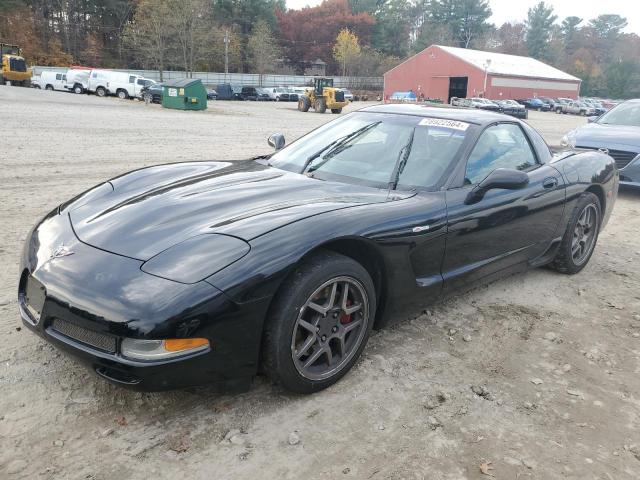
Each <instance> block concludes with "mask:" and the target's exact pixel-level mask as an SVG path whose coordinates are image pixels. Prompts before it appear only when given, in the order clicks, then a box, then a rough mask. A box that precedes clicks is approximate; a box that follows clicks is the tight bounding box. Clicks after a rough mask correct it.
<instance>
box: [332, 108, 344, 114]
mask: <svg viewBox="0 0 640 480" xmlns="http://www.w3.org/2000/svg"><path fill="white" fill-rule="evenodd" d="M331 113H336V114H338V113H342V108H332V109H331Z"/></svg>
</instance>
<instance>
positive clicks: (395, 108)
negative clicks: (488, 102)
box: [358, 103, 514, 125]
mask: <svg viewBox="0 0 640 480" xmlns="http://www.w3.org/2000/svg"><path fill="white" fill-rule="evenodd" d="M358 111H360V112H372V113H392V114H397V115H415V116H419V117H436V118H444V119H447V120H458V121H460V122H468V123H476V124H479V125H485V124H488V123H493V122H496V121H504V120H505V119H509V120H514V119H513V118H512V117H509V116H507V115H503V114H501V113H494V112H490V111H488V110H477V109H466V108H455V107H453V108H452V107H448V106H442V107H433V106H423V105H406V104H400V103H397V104H389V105H373V106H371V107H366V108H363V109H361V110H358Z"/></svg>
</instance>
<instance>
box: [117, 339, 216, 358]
mask: <svg viewBox="0 0 640 480" xmlns="http://www.w3.org/2000/svg"><path fill="white" fill-rule="evenodd" d="M208 348H209V340H207V339H206V338H170V339H167V340H140V339H136V338H124V339H122V343H121V344H120V352H121V353H122V356H124V357H127V358H130V359H133V360H164V359H170V358H175V357H180V356H182V355H189V354H192V353H196V352H201V351H204V350H207V349H208Z"/></svg>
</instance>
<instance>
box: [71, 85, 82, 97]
mask: <svg viewBox="0 0 640 480" xmlns="http://www.w3.org/2000/svg"><path fill="white" fill-rule="evenodd" d="M73 93H75V94H76V95H80V94H81V93H84V88H82V85H74V87H73Z"/></svg>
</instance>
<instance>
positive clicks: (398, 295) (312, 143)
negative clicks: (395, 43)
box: [18, 105, 618, 393]
mask: <svg viewBox="0 0 640 480" xmlns="http://www.w3.org/2000/svg"><path fill="white" fill-rule="evenodd" d="M269 143H270V144H271V145H272V146H274V147H275V148H276V149H277V150H276V152H275V153H274V154H270V155H264V156H261V157H257V158H254V159H251V160H246V161H239V162H238V161H233V162H231V161H219V162H216V161H208V162H185V163H173V164H167V165H158V166H152V167H147V168H142V169H139V170H135V171H133V172H130V173H127V174H124V175H121V176H119V177H116V178H113V179H111V180H109V181H105V182H104V183H102V184H100V185H98V186H96V187H94V188H92V189H90V190H88V191H86V192H84V193H82V194H80V195H78V196H77V197H75V198H73V199H71V200H69V201H67V202H65V203H63V204H62V205H60V206H58V207H56V208H55V209H53V210H52V211H51V212H50V213H49V214H47V215H46V216H45V217H44V218H43V219H42V220H40V221H39V222H38V224H37V225H36V226H35V227H34V228H33V229H32V230H31V231H30V233H29V234H28V235H27V238H26V241H25V245H24V251H23V254H22V257H21V261H20V280H19V285H18V306H19V310H20V314H21V316H22V319H23V322H24V324H25V325H26V326H27V327H28V328H29V329H30V330H31V331H33V332H35V333H37V334H39V335H41V336H42V337H43V338H44V339H45V340H47V341H48V342H50V343H52V344H54V345H55V346H56V347H58V348H60V349H62V350H64V351H66V352H68V353H70V354H72V355H74V356H76V357H77V358H79V359H80V360H81V361H82V362H84V363H85V364H87V365H88V366H89V368H90V369H91V370H92V371H94V372H95V373H97V374H98V375H100V376H101V377H103V378H105V379H107V380H109V381H111V382H113V383H116V384H118V385H122V386H126V387H131V388H136V389H142V390H158V389H168V388H175V387H183V386H188V385H195V384H203V383H215V382H220V383H221V384H226V385H227V386H229V385H230V384H232V385H233V386H235V387H236V388H240V387H248V385H249V384H250V381H251V378H252V377H253V376H254V375H255V374H256V373H257V372H258V370H259V368H261V369H262V370H263V371H264V372H266V374H267V375H269V377H270V378H271V379H272V380H273V381H274V382H276V383H279V384H281V385H282V386H283V387H285V388H287V389H289V390H292V391H296V392H304V393H311V392H316V391H318V390H321V389H323V388H326V387H328V386H329V385H331V384H333V383H335V382H336V381H337V380H339V379H340V378H341V377H342V376H343V375H345V374H346V373H347V372H348V371H349V370H350V369H351V367H352V366H353V365H354V363H355V362H356V361H357V360H358V357H359V356H360V354H361V352H362V350H363V349H364V347H365V344H366V343H367V339H368V337H369V334H370V332H371V329H372V328H374V327H375V328H381V327H383V326H385V325H386V324H388V323H389V322H390V321H392V320H395V321H398V320H401V319H403V318H406V317H407V316H410V315H415V314H416V313H417V312H420V311H421V310H422V309H423V308H425V307H426V306H427V305H428V304H429V303H430V302H433V301H434V300H436V299H438V298H440V297H441V295H443V294H448V293H450V292H453V291H455V290H457V289H460V288H463V289H464V288H467V287H468V286H469V285H471V284H475V283H477V282H478V281H482V280H486V281H488V280H492V279H495V278H498V277H499V276H501V275H507V274H512V273H514V272H517V271H521V270H525V269H527V268H530V267H537V266H542V265H550V266H551V267H553V268H555V269H556V270H558V271H559V272H562V273H567V274H574V273H577V272H579V271H581V270H582V269H583V268H584V266H585V265H586V264H587V262H588V261H589V259H590V257H591V254H592V253H593V250H594V247H595V245H596V241H597V238H598V232H599V231H600V229H601V228H603V227H604V226H605V224H606V223H607V220H608V218H609V216H610V214H611V211H612V209H613V206H614V203H615V200H616V195H617V188H618V176H617V170H616V168H615V164H614V161H613V159H612V158H611V157H609V156H608V155H606V154H604V153H602V152H599V151H587V152H575V151H567V152H563V153H562V154H560V155H557V156H553V155H552V153H551V151H550V150H549V148H548V146H547V145H546V144H545V142H544V140H543V139H542V137H541V136H540V135H539V134H538V133H537V132H536V131H535V130H533V129H532V128H531V127H530V126H529V125H527V124H526V123H524V122H521V121H520V120H517V119H512V118H508V117H505V116H504V115H502V114H496V113H493V112H487V111H481V110H463V109H445V108H434V107H430V108H427V107H423V106H416V105H381V106H375V107H369V108H366V109H363V110H360V111H358V112H354V113H351V114H348V115H345V116H342V117H338V119H337V120H335V121H333V122H329V123H326V124H324V125H322V126H321V127H319V128H318V129H317V130H315V131H313V132H311V133H309V134H308V135H306V136H304V137H302V138H301V139H299V140H297V141H296V142H294V143H292V144H291V145H289V146H288V147H285V148H283V146H284V143H285V142H284V137H283V136H282V135H280V134H274V135H272V136H271V137H270V138H269Z"/></svg>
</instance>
